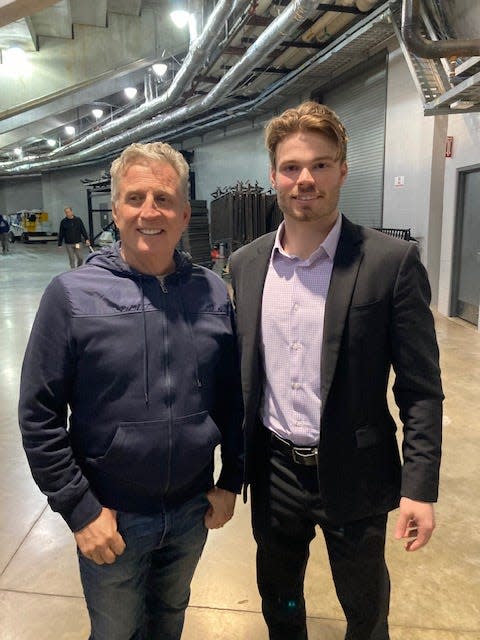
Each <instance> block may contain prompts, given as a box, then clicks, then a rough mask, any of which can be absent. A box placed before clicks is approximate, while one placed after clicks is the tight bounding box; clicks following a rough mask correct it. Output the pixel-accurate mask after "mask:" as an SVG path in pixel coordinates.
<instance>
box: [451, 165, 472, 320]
mask: <svg viewBox="0 0 480 640" xmlns="http://www.w3.org/2000/svg"><path fill="white" fill-rule="evenodd" d="M479 171H480V163H479V164H473V165H469V166H468V167H459V168H458V169H457V196H456V206H455V226H454V232H453V233H454V234H453V252H452V276H451V290H450V305H449V315H450V316H452V317H459V316H458V315H457V300H458V291H459V289H460V262H461V249H462V233H463V213H464V210H463V209H464V204H465V181H466V177H467V175H468V174H469V173H476V172H479ZM472 326H475V325H474V324H472ZM477 328H478V329H479V330H480V301H479V324H478V327H477Z"/></svg>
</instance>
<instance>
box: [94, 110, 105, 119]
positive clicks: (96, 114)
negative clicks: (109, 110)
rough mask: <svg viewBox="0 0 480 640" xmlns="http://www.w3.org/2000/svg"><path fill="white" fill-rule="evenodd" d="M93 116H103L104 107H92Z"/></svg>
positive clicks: (96, 117) (97, 117)
mask: <svg viewBox="0 0 480 640" xmlns="http://www.w3.org/2000/svg"><path fill="white" fill-rule="evenodd" d="M92 115H93V117H94V118H95V119H96V120H98V119H99V118H101V117H102V116H103V109H92Z"/></svg>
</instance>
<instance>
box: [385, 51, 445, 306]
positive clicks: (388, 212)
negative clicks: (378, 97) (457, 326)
mask: <svg viewBox="0 0 480 640" xmlns="http://www.w3.org/2000/svg"><path fill="white" fill-rule="evenodd" d="M446 133H447V118H446V117H445V116H429V117H425V116H424V115H423V106H422V101H421V98H420V96H419V94H418V92H417V89H416V87H415V84H414V82H413V80H412V77H411V75H410V71H409V69H408V67H407V65H406V63H405V60H404V57H403V54H402V52H401V51H400V49H394V50H393V51H391V52H390V55H389V68H388V85H387V119H386V136H385V180H384V208H383V226H384V227H399V228H403V227H406V228H410V229H411V231H412V235H413V236H414V237H415V238H417V239H418V240H419V243H420V253H421V255H422V260H423V262H424V264H425V265H426V267H427V270H428V272H429V277H430V282H431V284H432V293H433V302H434V304H436V301H437V292H438V279H439V271H440V254H439V243H440V235H441V225H442V203H441V195H439V194H441V193H442V190H443V172H444V164H445V137H446ZM399 182H400V183H402V182H403V184H400V185H399V186H396V183H397V184H398V183H399Z"/></svg>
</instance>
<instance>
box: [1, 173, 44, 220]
mask: <svg viewBox="0 0 480 640" xmlns="http://www.w3.org/2000/svg"><path fill="white" fill-rule="evenodd" d="M0 203H2V209H3V211H2V213H3V212H5V213H15V212H16V211H20V210H21V209H43V207H44V204H43V195H42V180H41V178H40V176H32V177H29V178H27V177H25V178H9V179H8V180H1V181H0Z"/></svg>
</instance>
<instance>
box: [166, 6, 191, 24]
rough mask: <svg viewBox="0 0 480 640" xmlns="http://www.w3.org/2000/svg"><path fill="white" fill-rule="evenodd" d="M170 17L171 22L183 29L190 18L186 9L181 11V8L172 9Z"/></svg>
mask: <svg viewBox="0 0 480 640" xmlns="http://www.w3.org/2000/svg"><path fill="white" fill-rule="evenodd" d="M170 18H171V19H172V22H173V24H174V25H175V26H176V27H178V28H179V29H183V27H186V26H187V24H188V22H189V20H190V14H189V13H188V11H183V10H181V9H180V10H178V11H172V13H171V14H170Z"/></svg>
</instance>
